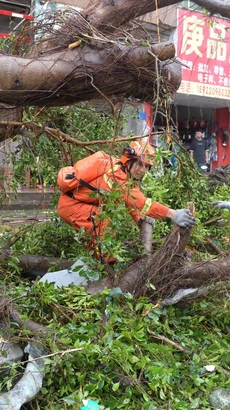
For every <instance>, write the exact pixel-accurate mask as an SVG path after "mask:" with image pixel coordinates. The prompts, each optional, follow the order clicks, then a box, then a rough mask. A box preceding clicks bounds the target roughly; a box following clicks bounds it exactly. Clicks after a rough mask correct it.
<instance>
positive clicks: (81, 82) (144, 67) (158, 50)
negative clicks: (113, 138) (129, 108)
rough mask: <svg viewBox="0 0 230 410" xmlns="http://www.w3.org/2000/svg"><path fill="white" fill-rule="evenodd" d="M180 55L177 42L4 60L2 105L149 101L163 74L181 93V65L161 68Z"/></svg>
mask: <svg viewBox="0 0 230 410" xmlns="http://www.w3.org/2000/svg"><path fill="white" fill-rule="evenodd" d="M174 55H175V45H174V44H173V43H172V42H165V43H160V44H151V45H150V46H149V47H140V46H132V47H131V46H124V45H114V44H112V45H110V46H106V47H105V48H104V49H101V48H100V49H99V48H98V47H96V46H94V47H93V48H92V47H90V46H88V45H85V46H84V47H83V48H75V49H74V50H68V49H66V50H64V51H62V52H59V53H53V54H51V55H50V54H49V55H47V56H42V57H40V58H35V59H34V58H21V57H15V56H5V55H1V56H0V64H1V74H0V103H4V104H14V105H15V106H25V105H37V106H43V105H46V106H63V105H67V104H73V103H76V102H80V101H86V100H91V99H97V98H101V97H102V96H103V95H106V96H107V97H110V96H114V95H122V94H125V93H128V94H129V95H130V96H133V97H134V98H140V99H143V98H146V97H147V96H149V97H150V96H152V94H153V90H154V88H156V87H155V82H156V78H157V77H161V74H162V75H163V76H164V78H165V82H166V83H167V85H168V89H169V90H171V91H176V90H177V88H178V87H179V85H180V81H181V69H180V65H179V64H178V63H175V62H172V63H171V64H170V65H169V64H167V65H164V64H163V63H161V64H158V63H157V61H166V60H168V59H170V58H173V57H174ZM171 66H172V67H171ZM34 73H36V75H34Z"/></svg>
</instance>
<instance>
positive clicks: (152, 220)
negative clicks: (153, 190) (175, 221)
mask: <svg viewBox="0 0 230 410" xmlns="http://www.w3.org/2000/svg"><path fill="white" fill-rule="evenodd" d="M142 222H147V223H148V224H149V225H152V227H153V228H154V227H155V219H153V218H150V216H143V217H141V218H140V219H139V221H138V226H139V228H140V227H141V224H142Z"/></svg>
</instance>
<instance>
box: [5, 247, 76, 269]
mask: <svg viewBox="0 0 230 410" xmlns="http://www.w3.org/2000/svg"><path fill="white" fill-rule="evenodd" d="M10 260H11V251H10V250H6V249H0V263H1V264H3V263H4V261H5V262H6V263H7V262H8V261H10ZM54 264H56V265H57V270H58V269H70V267H71V266H72V265H73V261H69V260H68V259H57V258H51V257H50V258H49V257H46V256H38V255H22V256H19V257H18V267H19V268H20V269H22V271H23V273H25V274H27V275H31V276H43V275H44V274H45V273H46V272H48V270H49V269H50V268H51V266H53V265H54Z"/></svg>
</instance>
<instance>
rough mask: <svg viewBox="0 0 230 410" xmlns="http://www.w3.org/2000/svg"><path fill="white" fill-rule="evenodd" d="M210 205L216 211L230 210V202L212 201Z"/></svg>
mask: <svg viewBox="0 0 230 410" xmlns="http://www.w3.org/2000/svg"><path fill="white" fill-rule="evenodd" d="M211 205H213V206H214V207H215V208H217V209H230V202H227V201H213V202H211Z"/></svg>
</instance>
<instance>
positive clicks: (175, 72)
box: [0, 0, 230, 107]
mask: <svg viewBox="0 0 230 410" xmlns="http://www.w3.org/2000/svg"><path fill="white" fill-rule="evenodd" d="M176 3H177V2H176V1H175V0H158V2H154V1H152V0H143V2H139V1H138V0H128V1H125V2H124V1H123V0H116V1H113V0H101V1H97V2H96V3H95V4H94V5H93V6H92V7H89V8H88V9H86V10H85V11H84V12H83V13H82V14H80V13H78V14H76V16H75V18H73V17H72V18H71V19H70V18H69V21H70V20H71V24H72V25H73V26H72V25H70V26H69V33H68V24H67V23H66V24H63V28H60V30H58V31H57V30H56V32H55V30H54V31H53V32H52V36H50V40H49V39H48V40H46V41H45V42H42V43H41V47H39V46H37V52H36V47H35V48H34V50H33V57H32V55H31V58H28V57H27V58H20V57H17V56H11V55H3V54H2V55H1V56H0V63H1V73H0V104H9V105H13V106H16V107H21V106H26V105H27V106H29V105H37V106H44V105H46V106H64V105H68V104H74V103H77V102H80V101H86V100H91V99H97V98H102V97H103V96H106V97H108V98H109V97H111V96H121V95H123V96H124V95H126V96H129V97H133V98H135V99H138V100H141V101H143V100H147V101H153V100H154V99H155V97H156V93H157V90H158V91H159V90H160V93H162V92H163V91H162V90H163V88H166V89H167V91H168V92H169V93H172V92H175V91H176V90H177V89H178V88H179V86H180V82H181V67H180V64H178V63H176V62H172V61H170V59H172V58H174V57H175V49H174V44H173V43H172V42H168V43H159V44H149V45H147V44H145V45H143V44H142V43H141V41H140V40H137V39H134V38H133V37H132V41H131V42H132V45H126V34H127V33H126V32H125V31H124V33H123V39H122V34H121V31H120V34H119V36H118V35H116V34H114V33H115V31H116V29H117V28H119V27H123V25H124V24H126V23H127V22H129V21H131V20H132V19H133V18H136V17H139V16H141V15H143V14H145V13H148V12H151V11H154V10H155V9H156V5H157V7H158V8H159V9H160V8H162V7H165V6H169V5H173V4H176ZM196 3H197V4H198V5H200V6H202V7H206V8H207V9H209V10H210V12H211V14H212V13H214V12H218V13H220V14H221V15H222V16H224V17H227V18H230V0H225V1H222V2H220V1H216V0H215V1H214V0H197V1H196ZM78 20H79V21H78ZM74 24H75V25H74ZM85 31H86V32H85ZM67 34H68V35H67ZM61 36H62V37H61ZM111 36H112V37H111ZM130 39H131V37H130V38H129V40H130ZM76 40H77V41H76ZM36 42H38V40H36ZM73 42H74V43H75V44H79V47H74V48H72V49H69V48H68V46H69V45H70V43H73ZM59 44H60V45H59ZM82 46H83V47H82ZM57 49H58V50H60V51H59V52H54V50H57ZM45 55H46V56H45ZM160 61H161V64H160V63H159V62H160ZM162 61H164V62H165V63H162ZM162 77H163V79H162ZM156 80H157V81H156ZM162 84H163V85H164V87H161V85H162ZM154 94H155V95H154Z"/></svg>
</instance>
